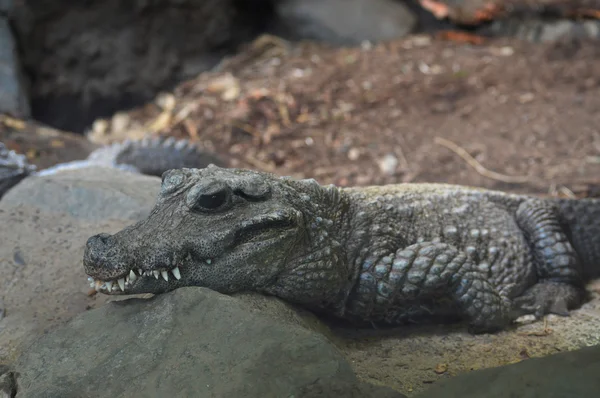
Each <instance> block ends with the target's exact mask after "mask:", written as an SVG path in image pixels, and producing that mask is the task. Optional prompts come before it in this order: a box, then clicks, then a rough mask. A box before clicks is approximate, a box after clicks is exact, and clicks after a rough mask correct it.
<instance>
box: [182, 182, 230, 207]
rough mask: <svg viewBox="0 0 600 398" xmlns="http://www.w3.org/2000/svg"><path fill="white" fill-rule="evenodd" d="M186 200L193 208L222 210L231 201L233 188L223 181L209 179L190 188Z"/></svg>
mask: <svg viewBox="0 0 600 398" xmlns="http://www.w3.org/2000/svg"><path fill="white" fill-rule="evenodd" d="M185 202H186V204H187V206H188V208H190V209H191V210H196V211H211V210H213V211H214V210H221V209H223V208H224V207H226V206H227V205H228V204H230V203H231V190H230V189H229V187H228V186H227V185H225V184H223V183H221V182H216V181H207V182H204V183H200V184H197V185H194V186H193V187H192V188H190V190H189V191H188V193H187V195H186V198H185Z"/></svg>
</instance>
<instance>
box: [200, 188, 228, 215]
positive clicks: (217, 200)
mask: <svg viewBox="0 0 600 398" xmlns="http://www.w3.org/2000/svg"><path fill="white" fill-rule="evenodd" d="M226 202H227V192H225V191H220V192H216V193H213V194H208V195H200V196H199V197H198V200H197V202H196V206H198V207H202V208H204V209H210V210H214V209H216V208H219V207H221V206H223V205H224V204H225V203H226Z"/></svg>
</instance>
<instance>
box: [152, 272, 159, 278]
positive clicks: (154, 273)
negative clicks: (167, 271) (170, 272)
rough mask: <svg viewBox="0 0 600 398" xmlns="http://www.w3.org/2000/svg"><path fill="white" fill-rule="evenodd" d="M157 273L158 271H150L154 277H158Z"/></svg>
mask: <svg viewBox="0 0 600 398" xmlns="http://www.w3.org/2000/svg"><path fill="white" fill-rule="evenodd" d="M159 274H160V272H158V271H152V275H154V277H155V278H156V279H158V275H159Z"/></svg>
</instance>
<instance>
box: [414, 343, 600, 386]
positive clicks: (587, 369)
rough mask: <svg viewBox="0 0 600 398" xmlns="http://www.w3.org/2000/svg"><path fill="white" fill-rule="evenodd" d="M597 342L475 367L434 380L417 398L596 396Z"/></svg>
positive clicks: (599, 355) (599, 368)
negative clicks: (592, 344)
mask: <svg viewBox="0 0 600 398" xmlns="http://www.w3.org/2000/svg"><path fill="white" fill-rule="evenodd" d="M599 373H600V345H598V346H593V347H586V348H582V349H579V350H576V351H571V352H564V353H560V354H554V355H549V356H547V357H544V358H534V359H528V360H525V361H523V362H519V363H517V364H513V365H507V366H502V367H498V368H492V369H485V370H478V371H474V372H471V373H468V374H464V375H460V376H457V377H454V378H452V379H449V380H445V381H441V382H438V383H436V384H435V385H434V386H433V387H431V388H430V389H429V390H426V391H425V392H423V393H422V394H419V395H417V397H418V398H442V397H443V398H479V397H486V398H505V397H519V398H534V397H544V398H595V397H598V396H599V395H600V378H599V377H598V374H599Z"/></svg>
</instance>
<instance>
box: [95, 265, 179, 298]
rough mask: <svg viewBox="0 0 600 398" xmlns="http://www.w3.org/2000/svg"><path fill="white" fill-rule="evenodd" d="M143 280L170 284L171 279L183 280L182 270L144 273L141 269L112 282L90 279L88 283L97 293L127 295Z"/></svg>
mask: <svg viewBox="0 0 600 398" xmlns="http://www.w3.org/2000/svg"><path fill="white" fill-rule="evenodd" d="M143 278H154V279H155V280H161V279H162V280H164V281H165V282H169V280H170V279H171V278H175V279H176V280H179V279H181V270H180V269H179V267H175V268H172V269H166V268H162V269H155V270H147V271H144V270H143V269H141V268H138V269H136V270H133V269H132V270H129V273H128V274H126V275H124V276H121V277H117V278H115V279H110V280H102V279H96V278H92V277H91V276H90V277H88V282H90V287H91V288H94V289H96V291H98V292H101V293H117V294H118V293H126V292H127V291H128V290H129V289H131V288H133V286H134V285H135V283H136V282H137V281H138V280H141V279H143Z"/></svg>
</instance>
